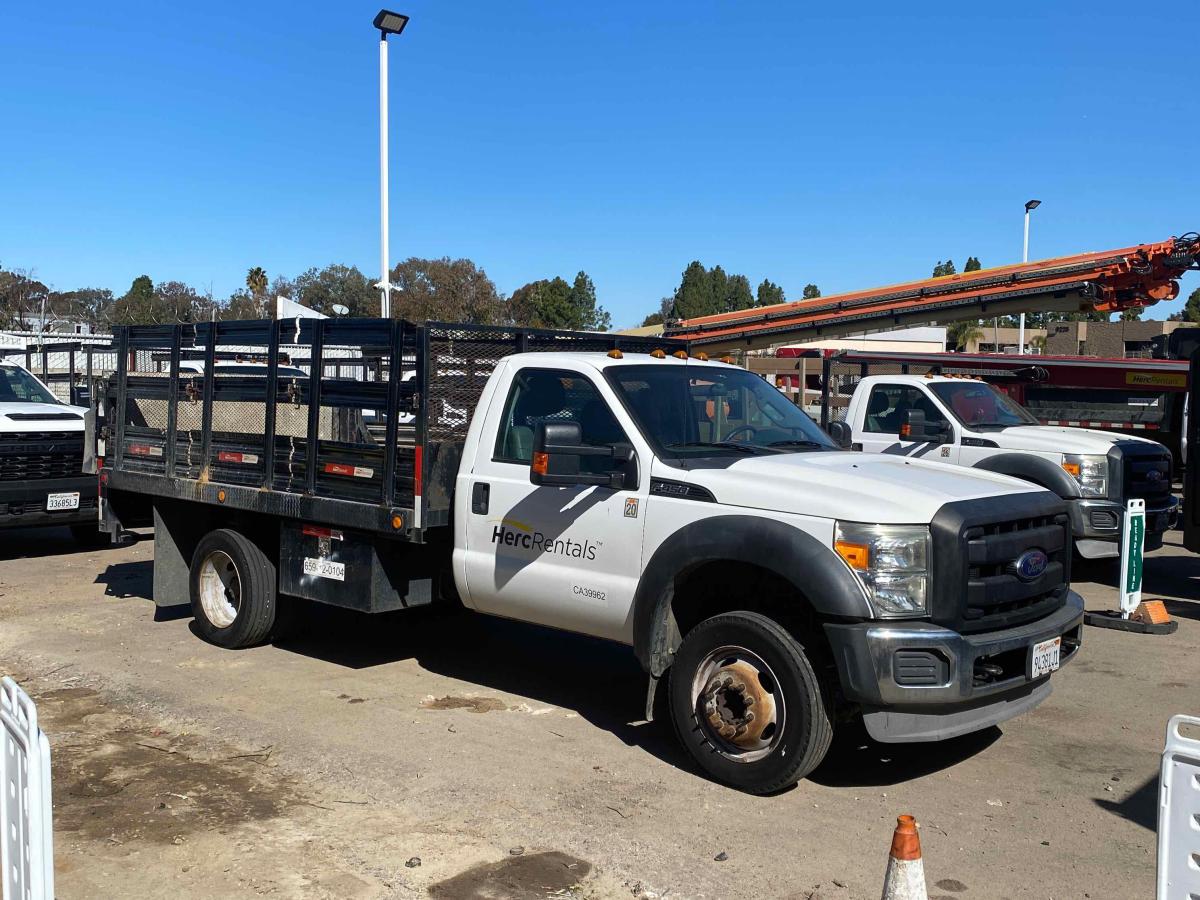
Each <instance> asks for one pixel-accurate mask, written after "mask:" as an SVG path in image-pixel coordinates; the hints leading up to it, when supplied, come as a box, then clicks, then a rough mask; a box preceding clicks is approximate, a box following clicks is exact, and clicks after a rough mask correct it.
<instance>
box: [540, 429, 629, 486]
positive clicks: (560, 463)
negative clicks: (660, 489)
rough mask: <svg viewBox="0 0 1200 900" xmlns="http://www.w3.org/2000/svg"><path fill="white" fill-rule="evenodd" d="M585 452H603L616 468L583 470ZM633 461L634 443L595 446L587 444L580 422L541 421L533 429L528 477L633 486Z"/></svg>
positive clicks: (557, 482) (550, 481)
mask: <svg viewBox="0 0 1200 900" xmlns="http://www.w3.org/2000/svg"><path fill="white" fill-rule="evenodd" d="M584 456H601V457H605V458H607V459H610V460H612V469H613V471H611V472H603V473H591V472H581V471H580V470H579V469H580V466H579V461H580V459H581V457H584ZM633 461H634V454H633V448H632V447H624V446H620V447H612V446H610V447H593V446H592V445H590V444H585V443H584V442H583V429H582V428H581V427H580V425H579V423H578V422H574V421H571V420H566V421H559V422H538V423H537V425H536V426H534V430H533V459H532V460H531V461H530V463H529V481H530V482H531V483H532V484H536V485H558V486H560V487H564V486H566V487H569V486H574V485H581V484H598V485H602V486H604V487H608V488H612V489H613V490H615V491H619V490H631V489H632V488H634V487H636V486H637V483H636V482H637V476H636V473H635V470H634V467H633ZM631 481H632V482H633V483H632V484H631V483H630V482H631Z"/></svg>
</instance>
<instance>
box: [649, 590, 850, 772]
mask: <svg viewBox="0 0 1200 900" xmlns="http://www.w3.org/2000/svg"><path fill="white" fill-rule="evenodd" d="M669 690H670V705H671V717H672V719H673V720H674V723H675V730H676V733H677V734H678V735H679V740H680V742H681V743H682V744H683V745H684V746H685V747H686V748H687V750H688V752H689V753H691V755H692V757H693V758H694V759H695V760H696V762H697V763H699V765H700V767H701V768H702V769H704V771H705V772H707V773H708V774H709V775H710V776H712V777H713V778H715V779H716V780H718V781H722V782H724V783H726V784H729V785H731V786H733V787H736V788H738V789H739V790H743V791H746V792H748V793H752V794H767V793H772V792H775V791H778V790H782V789H783V788H785V787H788V786H790V785H792V784H795V783H796V782H797V781H799V780H800V779H801V778H803V777H804V776H806V775H808V774H809V773H810V772H811V771H812V770H813V769H815V768H816V767H817V766H818V765H819V764H820V762H821V760H822V759H824V757H825V754H826V753H827V752H828V750H829V744H830V741H831V740H832V738H833V725H832V722H831V720H830V715H829V701H828V696H827V693H826V692H825V691H824V690H823V688H822V685H821V682H820V679H819V678H818V676H817V674H816V672H815V671H814V669H813V667H812V664H811V663H810V662H809V659H808V656H807V655H806V653H805V650H804V647H803V646H802V645H801V644H800V643H799V642H798V641H797V640H796V639H795V638H794V637H793V636H792V635H791V634H790V633H789V632H788V631H787V630H786V629H785V628H783V627H782V626H781V625H779V623H777V622H775V621H774V620H772V619H769V618H767V617H766V616H763V615H760V614H758V613H752V612H732V613H725V614H722V615H719V616H714V617H712V618H711V619H707V620H705V621H704V622H701V623H700V624H699V625H697V626H696V627H695V628H693V629H692V630H691V631H689V632H688V633H687V636H686V637H685V638H684V641H683V644H682V645H681V646H680V648H679V652H678V653H676V655H675V660H674V662H673V663H672V666H671V676H670V686H669Z"/></svg>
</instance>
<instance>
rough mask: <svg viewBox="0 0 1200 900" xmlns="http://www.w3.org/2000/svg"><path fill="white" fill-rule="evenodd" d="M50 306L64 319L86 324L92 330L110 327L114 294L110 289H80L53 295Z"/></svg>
mask: <svg viewBox="0 0 1200 900" xmlns="http://www.w3.org/2000/svg"><path fill="white" fill-rule="evenodd" d="M50 306H52V307H53V308H54V309H55V311H56V312H57V314H58V315H60V316H62V317H63V318H68V319H73V320H75V321H79V322H86V323H87V324H89V325H91V326H92V328H100V327H104V326H107V325H108V322H109V319H110V317H111V315H112V306H113V292H112V291H110V290H109V289H108V288H93V287H86V288H78V289H77V290H74V291H63V292H62V293H58V292H55V293H53V294H51V297H50Z"/></svg>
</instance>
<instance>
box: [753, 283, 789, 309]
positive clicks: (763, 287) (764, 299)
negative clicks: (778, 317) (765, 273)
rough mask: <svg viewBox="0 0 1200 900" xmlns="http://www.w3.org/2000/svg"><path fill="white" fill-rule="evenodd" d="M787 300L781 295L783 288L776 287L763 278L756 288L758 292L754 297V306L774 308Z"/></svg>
mask: <svg viewBox="0 0 1200 900" xmlns="http://www.w3.org/2000/svg"><path fill="white" fill-rule="evenodd" d="M786 302H787V300H786V299H785V298H784V295H783V288H781V287H780V286H779V285H777V284H776V283H775V282H773V281H771V280H770V279H767V278H764V279H763V280H762V283H761V284H759V286H758V291H757V292H756V293H755V296H754V305H755V306H774V305H775V304H777V303H786Z"/></svg>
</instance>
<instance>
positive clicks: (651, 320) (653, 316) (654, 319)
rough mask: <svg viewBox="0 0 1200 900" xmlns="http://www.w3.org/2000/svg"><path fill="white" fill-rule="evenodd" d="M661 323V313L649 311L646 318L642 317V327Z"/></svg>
mask: <svg viewBox="0 0 1200 900" xmlns="http://www.w3.org/2000/svg"><path fill="white" fill-rule="evenodd" d="M661 324H663V316H662V313H650V315H648V316H646V318H644V319H642V327H643V328H649V327H650V326H651V325H661Z"/></svg>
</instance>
